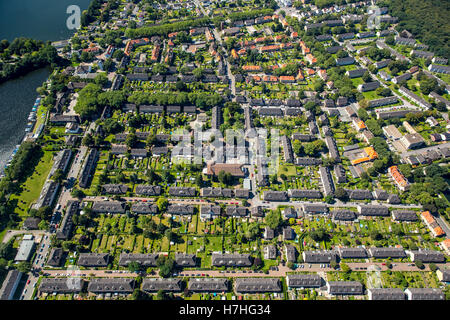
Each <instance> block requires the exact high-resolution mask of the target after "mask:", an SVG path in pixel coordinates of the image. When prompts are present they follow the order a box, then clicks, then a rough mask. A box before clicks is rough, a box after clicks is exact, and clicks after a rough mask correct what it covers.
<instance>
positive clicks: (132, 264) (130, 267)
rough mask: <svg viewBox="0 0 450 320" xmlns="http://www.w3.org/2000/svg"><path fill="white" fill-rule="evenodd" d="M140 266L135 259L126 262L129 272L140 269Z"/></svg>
mask: <svg viewBox="0 0 450 320" xmlns="http://www.w3.org/2000/svg"><path fill="white" fill-rule="evenodd" d="M141 268H142V266H141V264H140V263H139V262H137V261H132V262H130V263H129V264H128V270H129V271H130V272H136V271H140V270H141Z"/></svg>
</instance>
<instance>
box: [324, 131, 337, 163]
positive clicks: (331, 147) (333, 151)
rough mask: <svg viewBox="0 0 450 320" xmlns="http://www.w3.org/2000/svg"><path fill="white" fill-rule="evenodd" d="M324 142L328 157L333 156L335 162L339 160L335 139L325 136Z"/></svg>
mask: <svg viewBox="0 0 450 320" xmlns="http://www.w3.org/2000/svg"><path fill="white" fill-rule="evenodd" d="M325 143H326V145H327V148H328V151H329V152H330V157H331V158H333V159H334V160H335V161H336V162H340V161H341V157H340V156H339V151H338V148H337V145H336V140H334V138H332V137H328V136H327V137H325Z"/></svg>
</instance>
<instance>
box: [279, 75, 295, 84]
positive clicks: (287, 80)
mask: <svg viewBox="0 0 450 320" xmlns="http://www.w3.org/2000/svg"><path fill="white" fill-rule="evenodd" d="M280 81H281V82H284V83H292V82H295V78H294V77H293V76H280Z"/></svg>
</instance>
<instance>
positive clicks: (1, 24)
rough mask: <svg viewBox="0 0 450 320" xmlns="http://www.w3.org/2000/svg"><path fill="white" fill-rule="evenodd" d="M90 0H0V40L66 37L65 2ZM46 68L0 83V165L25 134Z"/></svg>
mask: <svg viewBox="0 0 450 320" xmlns="http://www.w3.org/2000/svg"><path fill="white" fill-rule="evenodd" d="M89 3H90V0H0V40H1V39H8V40H9V41H12V40H14V38H17V37H27V38H33V39H38V40H43V41H47V40H49V41H57V40H63V39H68V38H70V36H71V35H72V34H73V30H69V29H67V27H66V20H67V18H68V17H69V15H68V14H67V13H66V9H67V7H68V6H69V5H72V4H74V5H78V6H79V7H80V9H81V11H83V10H85V9H87V7H88V6H89ZM49 74H50V71H49V70H48V69H45V68H44V69H41V70H36V71H34V72H32V73H29V74H27V75H26V76H24V77H21V78H17V79H15V80H11V81H8V82H6V83H3V84H1V85H0V168H3V166H4V165H5V163H6V161H7V160H8V158H9V156H10V155H11V152H12V151H13V150H14V147H15V145H16V144H18V143H20V141H21V139H22V138H23V137H24V135H25V131H24V130H25V127H26V125H27V122H28V120H27V119H28V115H29V113H30V112H31V109H32V107H33V104H34V102H35V100H36V97H37V93H36V88H37V87H39V86H41V84H42V82H44V81H45V80H46V79H47V77H48V76H49Z"/></svg>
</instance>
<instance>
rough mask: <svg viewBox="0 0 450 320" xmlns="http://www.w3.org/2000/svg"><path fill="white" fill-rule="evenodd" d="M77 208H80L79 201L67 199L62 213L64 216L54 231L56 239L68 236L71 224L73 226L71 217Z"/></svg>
mask: <svg viewBox="0 0 450 320" xmlns="http://www.w3.org/2000/svg"><path fill="white" fill-rule="evenodd" d="M79 208H80V202H79V201H73V200H70V201H68V203H67V210H66V214H65V215H64V218H63V219H62V221H61V224H60V226H59V228H58V231H57V232H56V238H57V239H59V240H66V239H68V238H69V237H70V234H71V232H72V226H73V220H72V218H73V215H74V214H76V213H77V212H78V209H79Z"/></svg>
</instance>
